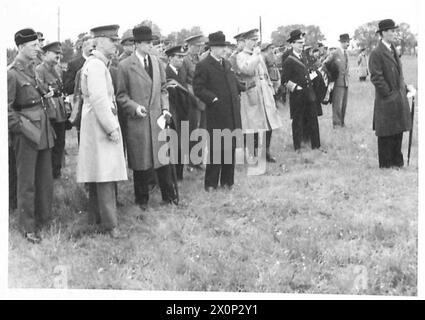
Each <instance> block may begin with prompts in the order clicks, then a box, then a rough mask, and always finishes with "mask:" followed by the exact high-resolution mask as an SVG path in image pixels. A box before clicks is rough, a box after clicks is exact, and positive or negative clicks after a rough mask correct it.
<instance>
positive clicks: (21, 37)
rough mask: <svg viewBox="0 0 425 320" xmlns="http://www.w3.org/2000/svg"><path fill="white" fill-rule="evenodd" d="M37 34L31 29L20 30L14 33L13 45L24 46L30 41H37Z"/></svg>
mask: <svg viewBox="0 0 425 320" xmlns="http://www.w3.org/2000/svg"><path fill="white" fill-rule="evenodd" d="M37 39H38V36H37V33H36V32H35V31H34V30H33V29H30V28H28V29H22V30H19V31H18V32H16V33H15V43H16V46H19V45H20V44H24V43H27V42H30V41H34V40H37Z"/></svg>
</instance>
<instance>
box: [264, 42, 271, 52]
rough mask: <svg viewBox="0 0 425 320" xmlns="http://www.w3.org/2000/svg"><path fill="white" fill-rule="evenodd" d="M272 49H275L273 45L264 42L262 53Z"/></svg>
mask: <svg viewBox="0 0 425 320" xmlns="http://www.w3.org/2000/svg"><path fill="white" fill-rule="evenodd" d="M270 47H274V46H273V43H268V42H264V43H262V44H261V51H266V50H267V49H268V48H270Z"/></svg>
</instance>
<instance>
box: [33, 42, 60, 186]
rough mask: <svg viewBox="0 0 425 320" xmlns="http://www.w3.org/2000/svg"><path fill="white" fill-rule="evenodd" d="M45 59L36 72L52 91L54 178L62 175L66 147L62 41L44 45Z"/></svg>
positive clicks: (48, 89) (46, 88) (51, 115)
mask: <svg viewBox="0 0 425 320" xmlns="http://www.w3.org/2000/svg"><path fill="white" fill-rule="evenodd" d="M43 51H44V52H45V56H44V61H43V62H42V63H41V64H40V65H39V66H37V68H36V72H37V75H38V77H39V78H40V80H41V81H42V82H43V84H44V86H45V90H46V91H52V92H53V97H52V98H51V99H50V100H49V102H50V103H49V110H48V113H49V117H50V121H51V122H52V125H53V128H54V129H55V134H56V138H55V146H54V147H53V149H52V167H53V179H58V178H59V177H60V176H61V169H62V158H63V153H64V149H65V122H66V120H67V110H66V108H65V101H64V99H63V82H62V70H61V69H60V67H59V62H60V58H61V55H62V48H61V44H60V42H52V43H49V44H47V45H45V46H44V47H43Z"/></svg>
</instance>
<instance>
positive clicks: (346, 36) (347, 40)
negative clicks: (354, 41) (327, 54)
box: [339, 33, 351, 42]
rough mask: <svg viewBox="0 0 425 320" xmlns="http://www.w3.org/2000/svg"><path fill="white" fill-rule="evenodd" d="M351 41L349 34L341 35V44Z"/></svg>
mask: <svg viewBox="0 0 425 320" xmlns="http://www.w3.org/2000/svg"><path fill="white" fill-rule="evenodd" d="M350 40H351V38H350V36H349V34H348V33H344V34H341V35H340V36H339V42H349V41H350Z"/></svg>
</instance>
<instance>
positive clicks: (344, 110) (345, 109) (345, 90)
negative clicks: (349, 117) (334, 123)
mask: <svg viewBox="0 0 425 320" xmlns="http://www.w3.org/2000/svg"><path fill="white" fill-rule="evenodd" d="M347 102H348V88H344V96H343V99H342V104H341V123H342V126H344V125H345V112H346V111H347Z"/></svg>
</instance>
